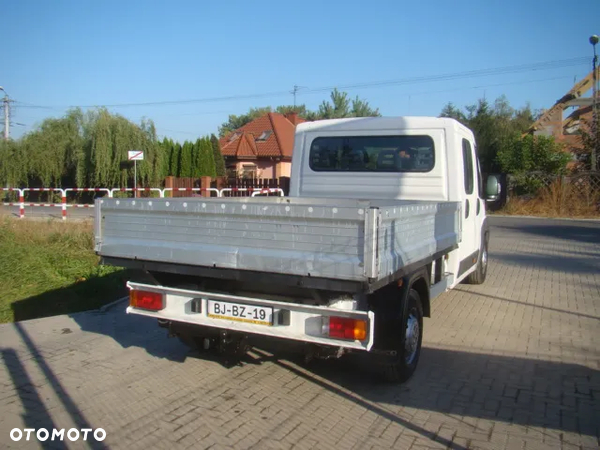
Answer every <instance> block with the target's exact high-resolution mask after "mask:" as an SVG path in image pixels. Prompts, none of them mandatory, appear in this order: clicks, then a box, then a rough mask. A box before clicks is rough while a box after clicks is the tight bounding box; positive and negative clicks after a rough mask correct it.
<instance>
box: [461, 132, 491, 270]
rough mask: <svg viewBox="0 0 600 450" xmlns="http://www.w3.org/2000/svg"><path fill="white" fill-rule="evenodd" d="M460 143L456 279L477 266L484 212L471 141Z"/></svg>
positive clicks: (466, 138)
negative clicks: (461, 172) (457, 263)
mask: <svg viewBox="0 0 600 450" xmlns="http://www.w3.org/2000/svg"><path fill="white" fill-rule="evenodd" d="M461 141H462V152H461V156H462V163H463V164H462V169H463V182H464V183H463V186H462V189H463V192H462V202H463V205H462V215H463V217H462V241H461V243H460V246H459V248H460V252H459V255H460V263H459V268H458V277H457V278H459V279H460V278H463V277H464V275H465V273H467V271H469V269H472V268H473V267H474V266H475V265H476V264H477V259H478V257H479V246H480V245H479V244H480V241H481V236H480V234H481V232H480V230H481V220H482V217H483V215H484V214H485V211H484V210H483V205H482V202H481V200H480V198H479V188H478V185H479V184H478V181H477V178H478V172H479V170H478V163H477V155H476V154H475V145H474V142H473V139H472V138H470V137H467V136H464V137H462V138H461Z"/></svg>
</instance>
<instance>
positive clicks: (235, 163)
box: [220, 113, 305, 178]
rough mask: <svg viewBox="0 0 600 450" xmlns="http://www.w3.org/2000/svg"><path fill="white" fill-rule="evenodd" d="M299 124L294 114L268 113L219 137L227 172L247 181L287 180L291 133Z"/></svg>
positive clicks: (291, 145)
mask: <svg viewBox="0 0 600 450" xmlns="http://www.w3.org/2000/svg"><path fill="white" fill-rule="evenodd" d="M302 122H305V120H304V119H302V118H300V117H298V115H297V114H296V113H288V114H285V115H284V114H279V113H268V114H265V115H264V116H261V117H259V118H257V119H254V120H253V121H252V122H249V123H247V124H246V125H244V126H243V127H241V128H238V129H237V130H235V131H233V132H231V133H229V134H228V135H226V136H224V137H222V138H221V139H220V144H221V153H222V154H223V157H224V158H225V165H226V167H227V169H228V170H235V173H236V174H237V175H239V176H243V177H249V178H279V177H289V176H290V171H291V166H292V150H293V148H294V133H295V132H296V125H298V124H299V123H302Z"/></svg>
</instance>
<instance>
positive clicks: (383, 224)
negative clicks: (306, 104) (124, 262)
mask: <svg viewBox="0 0 600 450" xmlns="http://www.w3.org/2000/svg"><path fill="white" fill-rule="evenodd" d="M458 209H459V208H458V206H457V204H451V203H448V202H442V203H438V202H410V201H396V202H392V203H390V201H386V202H381V204H380V205H378V204H377V202H376V201H367V200H346V199H323V198H312V199H311V198H290V197H283V198H282V197H277V198H237V199H236V198H164V199H99V200H97V201H96V224H95V225H96V228H95V234H96V238H95V250H96V252H97V253H98V254H100V255H101V256H104V257H112V258H126V259H138V260H144V261H158V262H166V263H175V264H186V265H197V266H204V267H216V268H222V269H237V270H250V271H260V272H270V273H279V274H290V275H301V276H311V277H320V278H331V279H340V280H352V281H361V282H362V281H364V282H366V281H368V280H372V279H374V278H378V277H379V276H381V277H383V276H387V275H389V274H390V272H392V271H394V270H397V269H398V268H399V267H401V266H402V265H405V264H408V263H411V262H416V261H418V260H420V259H423V258H425V257H427V256H430V255H433V254H434V253H435V252H436V251H440V250H442V249H444V248H447V247H450V246H452V245H454V244H456V243H457V242H458V233H459V231H458V226H459V225H458V219H457V218H458V217H459V214H458ZM380 269H381V270H380Z"/></svg>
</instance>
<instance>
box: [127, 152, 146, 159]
mask: <svg viewBox="0 0 600 450" xmlns="http://www.w3.org/2000/svg"><path fill="white" fill-rule="evenodd" d="M127 159H128V160H129V161H143V160H144V152H143V151H140V150H129V151H128V152H127Z"/></svg>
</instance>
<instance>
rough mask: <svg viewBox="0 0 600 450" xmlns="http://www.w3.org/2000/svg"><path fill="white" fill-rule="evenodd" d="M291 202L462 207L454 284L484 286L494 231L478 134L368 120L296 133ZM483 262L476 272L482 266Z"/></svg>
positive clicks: (445, 123)
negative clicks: (336, 200) (350, 200)
mask: <svg viewBox="0 0 600 450" xmlns="http://www.w3.org/2000/svg"><path fill="white" fill-rule="evenodd" d="M289 195H290V197H316V198H320V197H325V198H354V199H374V198H376V199H394V200H415V201H435V202H459V203H460V204H461V208H462V214H461V218H460V220H461V222H460V243H459V246H458V248H457V249H456V250H454V251H452V252H451V253H450V254H449V256H448V263H447V269H448V271H449V272H451V273H454V274H456V277H455V279H454V282H453V284H452V285H451V286H450V287H453V286H454V285H456V284H458V283H460V282H461V281H462V280H464V279H465V278H467V277H470V278H469V279H470V281H471V282H477V279H479V280H480V282H483V280H484V278H485V272H486V271H487V243H488V240H489V229H488V225H487V222H486V213H485V198H484V191H483V180H482V176H481V169H480V166H479V159H478V157H477V152H476V143H475V137H474V135H473V132H472V131H471V130H469V129H468V128H467V127H465V126H464V125H462V124H461V123H460V122H458V121H456V120H454V119H450V118H438V117H394V118H388V117H369V118H355V119H336V120H322V121H317V122H307V123H302V124H300V125H298V126H297V128H296V139H295V145H294V158H293V159H292V173H291V182H290V194H289ZM478 261H481V264H480V267H479V273H475V272H477V263H478Z"/></svg>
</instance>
